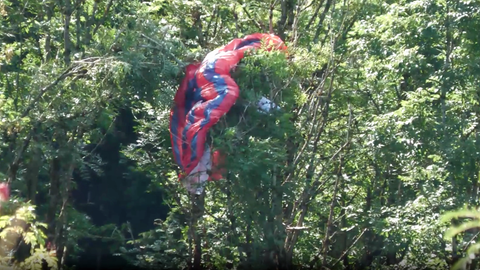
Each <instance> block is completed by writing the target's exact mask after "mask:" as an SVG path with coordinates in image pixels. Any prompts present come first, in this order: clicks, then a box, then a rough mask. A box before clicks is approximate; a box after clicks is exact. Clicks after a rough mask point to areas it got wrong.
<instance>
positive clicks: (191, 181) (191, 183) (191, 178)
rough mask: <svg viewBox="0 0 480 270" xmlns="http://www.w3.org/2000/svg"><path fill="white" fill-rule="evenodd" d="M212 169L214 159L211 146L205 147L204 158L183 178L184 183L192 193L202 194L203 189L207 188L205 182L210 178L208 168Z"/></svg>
mask: <svg viewBox="0 0 480 270" xmlns="http://www.w3.org/2000/svg"><path fill="white" fill-rule="evenodd" d="M211 169H212V161H211V155H210V147H205V151H204V152H203V156H202V158H201V159H200V161H199V162H198V164H197V166H196V167H195V168H194V169H193V170H192V171H191V172H190V174H189V175H187V176H186V177H185V178H184V179H183V180H182V185H183V186H184V187H185V189H187V190H188V192H190V193H192V194H197V195H200V194H202V192H203V189H204V188H205V183H206V182H207V180H208V173H207V170H211Z"/></svg>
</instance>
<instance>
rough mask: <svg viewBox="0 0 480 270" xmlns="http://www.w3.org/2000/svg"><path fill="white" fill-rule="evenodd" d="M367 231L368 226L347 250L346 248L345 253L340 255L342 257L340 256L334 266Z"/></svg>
mask: <svg viewBox="0 0 480 270" xmlns="http://www.w3.org/2000/svg"><path fill="white" fill-rule="evenodd" d="M366 231H367V228H365V229H363V231H362V233H361V234H360V235H359V236H358V237H357V238H356V239H355V241H353V243H352V244H351V245H350V246H349V247H348V248H347V250H345V251H344V252H343V253H342V256H340V258H338V260H337V261H336V262H335V263H334V264H333V266H332V268H333V267H334V266H335V265H337V263H339V262H340V261H341V260H342V259H343V257H345V255H347V253H348V252H349V251H350V250H351V249H352V248H353V247H354V246H355V244H356V243H357V242H358V240H360V238H361V237H362V235H363V234H364V233H365V232H366Z"/></svg>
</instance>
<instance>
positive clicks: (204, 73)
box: [170, 33, 287, 180]
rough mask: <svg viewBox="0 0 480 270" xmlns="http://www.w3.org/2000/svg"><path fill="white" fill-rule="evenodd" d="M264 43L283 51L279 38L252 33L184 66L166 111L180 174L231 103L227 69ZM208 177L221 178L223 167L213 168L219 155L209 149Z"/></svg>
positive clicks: (233, 88) (233, 89)
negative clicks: (210, 158)
mask: <svg viewBox="0 0 480 270" xmlns="http://www.w3.org/2000/svg"><path fill="white" fill-rule="evenodd" d="M262 45H266V46H267V47H265V49H266V50H269V51H270V50H272V49H274V50H281V51H286V49H287V47H286V46H285V44H284V43H283V41H282V40H281V39H280V38H279V37H277V36H275V35H273V34H262V33H255V34H251V35H248V36H246V37H244V38H238V39H234V40H232V41H231V42H230V43H228V44H227V45H225V46H224V47H221V48H218V49H216V50H214V51H212V52H210V53H209V54H208V55H207V56H206V57H205V59H204V60H203V61H202V63H200V64H198V63H194V64H190V65H188V66H187V67H186V72H185V73H186V75H185V78H184V79H183V80H182V82H181V84H180V86H179V88H178V90H177V93H176V95H175V98H174V106H173V108H172V111H171V114H170V134H171V135H170V136H171V141H172V151H173V155H174V158H175V161H176V163H177V164H178V165H179V166H180V169H181V170H182V172H183V173H182V174H183V175H188V174H190V172H191V171H192V170H193V169H194V168H195V167H196V166H197V164H198V163H199V161H200V159H201V158H202V156H203V153H204V151H205V140H206V135H207V133H208V130H209V129H210V128H211V127H212V126H213V125H215V124H216V123H217V122H218V121H219V120H220V118H221V117H222V116H223V115H224V114H226V113H227V112H228V111H229V110H230V108H231V107H232V106H233V105H234V104H235V101H236V100H237V98H238V96H239V91H240V90H239V88H238V85H237V84H236V83H235V81H234V80H233V79H232V77H231V75H230V71H231V70H232V69H233V68H234V67H235V66H236V65H237V64H238V62H240V60H241V59H242V58H243V57H244V55H245V52H246V51H247V50H252V49H258V48H260V47H262ZM212 156H213V164H212V165H213V166H212V167H213V168H212V175H211V176H210V178H211V179H214V180H219V179H221V178H222V175H221V174H222V173H223V172H224V170H221V169H215V168H216V167H217V165H219V164H220V163H221V160H222V157H221V156H222V155H221V154H220V153H219V152H218V151H213V153H212Z"/></svg>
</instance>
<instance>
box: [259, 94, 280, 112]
mask: <svg viewBox="0 0 480 270" xmlns="http://www.w3.org/2000/svg"><path fill="white" fill-rule="evenodd" d="M257 107H258V111H259V112H263V113H267V112H270V110H271V109H277V110H278V109H279V107H278V106H277V105H276V104H275V103H273V102H272V101H271V100H270V99H268V98H266V97H262V98H261V99H260V100H259V101H258V103H257Z"/></svg>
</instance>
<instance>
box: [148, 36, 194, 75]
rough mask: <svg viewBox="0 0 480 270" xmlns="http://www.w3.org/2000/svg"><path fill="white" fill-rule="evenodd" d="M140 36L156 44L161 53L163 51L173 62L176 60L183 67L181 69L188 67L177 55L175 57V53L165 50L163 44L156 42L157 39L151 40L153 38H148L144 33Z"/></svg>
mask: <svg viewBox="0 0 480 270" xmlns="http://www.w3.org/2000/svg"><path fill="white" fill-rule="evenodd" d="M140 35H141V36H142V37H144V38H146V39H148V40H149V41H151V42H153V43H155V44H156V45H158V46H159V47H160V48H159V49H160V50H161V51H163V52H164V53H166V54H168V55H169V56H170V57H172V58H173V60H175V62H176V63H177V64H178V65H179V66H181V67H184V66H186V64H185V63H183V62H182V61H180V60H179V59H178V58H177V57H176V56H175V55H173V53H171V52H169V51H167V50H165V49H164V48H163V44H161V43H160V42H158V41H156V40H155V39H153V38H151V37H149V36H147V35H145V34H143V33H142V34H140Z"/></svg>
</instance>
